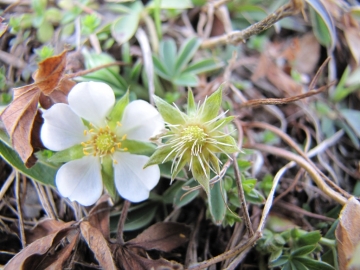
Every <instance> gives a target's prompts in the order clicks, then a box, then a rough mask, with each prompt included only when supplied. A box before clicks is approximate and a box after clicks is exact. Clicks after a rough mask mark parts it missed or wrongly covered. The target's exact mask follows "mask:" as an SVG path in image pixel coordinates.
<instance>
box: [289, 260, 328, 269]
mask: <svg viewBox="0 0 360 270" xmlns="http://www.w3.org/2000/svg"><path fill="white" fill-rule="evenodd" d="M296 260H297V261H299V262H301V263H303V264H304V265H305V266H306V267H307V268H308V269H311V270H334V267H332V266H331V265H330V264H327V263H325V262H322V261H317V260H313V259H310V258H308V257H297V258H296Z"/></svg>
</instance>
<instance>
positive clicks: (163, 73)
mask: <svg viewBox="0 0 360 270" xmlns="http://www.w3.org/2000/svg"><path fill="white" fill-rule="evenodd" d="M153 63H154V70H155V72H156V74H157V75H159V76H160V77H161V78H164V79H165V80H168V81H171V80H172V76H171V75H170V74H169V73H168V70H167V69H166V67H165V66H164V64H163V63H162V61H160V60H159V58H157V57H156V56H155V55H153Z"/></svg>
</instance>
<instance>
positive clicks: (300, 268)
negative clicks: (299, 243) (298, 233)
mask: <svg viewBox="0 0 360 270" xmlns="http://www.w3.org/2000/svg"><path fill="white" fill-rule="evenodd" d="M291 263H292V265H293V266H294V267H295V268H294V269H296V270H309V269H308V268H307V267H306V266H305V265H303V264H302V263H301V262H299V261H297V260H295V259H294V260H291Z"/></svg>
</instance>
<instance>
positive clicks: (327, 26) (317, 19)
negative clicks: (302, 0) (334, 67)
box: [306, 0, 336, 51]
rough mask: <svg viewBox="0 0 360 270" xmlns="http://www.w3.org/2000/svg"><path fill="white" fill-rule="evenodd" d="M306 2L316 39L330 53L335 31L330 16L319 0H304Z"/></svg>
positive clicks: (333, 45) (333, 44)
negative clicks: (308, 6)
mask: <svg viewBox="0 0 360 270" xmlns="http://www.w3.org/2000/svg"><path fill="white" fill-rule="evenodd" d="M306 2H307V3H308V4H309V5H310V6H311V7H310V8H309V10H310V17H311V22H312V25H313V31H314V34H315V36H316V38H317V39H318V41H319V43H320V44H322V45H324V46H326V47H327V48H329V49H330V50H331V51H332V50H333V49H334V47H335V43H336V31H335V25H334V23H333V20H332V18H331V15H330V14H329V12H328V11H327V10H326V8H325V6H324V5H323V4H322V3H321V1H320V0H306Z"/></svg>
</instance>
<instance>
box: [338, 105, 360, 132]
mask: <svg viewBox="0 0 360 270" xmlns="http://www.w3.org/2000/svg"><path fill="white" fill-rule="evenodd" d="M340 113H341V114H342V116H343V117H344V118H345V120H346V122H347V123H348V124H349V125H350V127H351V128H352V129H353V130H354V132H355V133H356V135H357V136H358V137H359V138H360V111H357V110H351V109H341V110H340Z"/></svg>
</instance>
